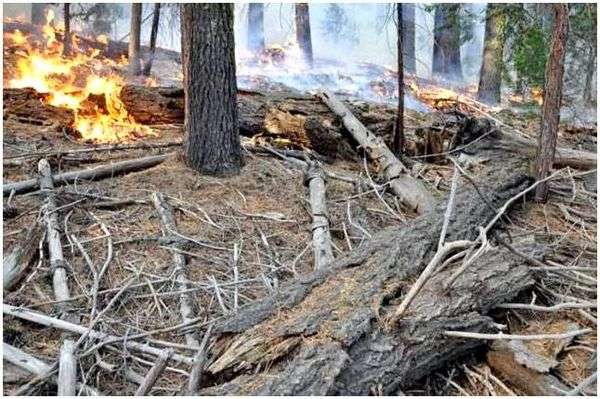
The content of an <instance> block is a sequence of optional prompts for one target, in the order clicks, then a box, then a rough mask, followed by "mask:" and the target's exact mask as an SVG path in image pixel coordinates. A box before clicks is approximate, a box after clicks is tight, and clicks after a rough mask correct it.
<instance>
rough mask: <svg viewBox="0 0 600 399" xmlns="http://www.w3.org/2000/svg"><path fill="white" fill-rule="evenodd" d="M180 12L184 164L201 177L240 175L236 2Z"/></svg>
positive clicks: (187, 7) (187, 5) (186, 6)
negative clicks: (183, 99)
mask: <svg viewBox="0 0 600 399" xmlns="http://www.w3.org/2000/svg"><path fill="white" fill-rule="evenodd" d="M181 10H182V13H181V14H182V15H181V36H182V40H181V43H182V44H181V50H182V58H183V87H184V91H185V131H186V136H185V144H184V152H185V161H186V163H187V165H188V166H190V167H191V168H192V169H194V170H196V171H198V172H200V173H205V174H210V175H221V176H223V175H230V174H235V173H238V172H239V170H240V168H241V167H242V153H241V147H240V137H239V128H238V113H237V83H236V75H235V42H234V36H233V4H222V3H209V4H207V3H183V4H182V5H181Z"/></svg>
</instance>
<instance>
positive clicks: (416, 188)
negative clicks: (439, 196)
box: [319, 92, 434, 213]
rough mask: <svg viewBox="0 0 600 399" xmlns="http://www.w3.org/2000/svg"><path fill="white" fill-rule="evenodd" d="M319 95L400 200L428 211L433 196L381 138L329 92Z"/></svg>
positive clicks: (412, 206) (409, 205)
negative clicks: (340, 120) (374, 164)
mask: <svg viewBox="0 0 600 399" xmlns="http://www.w3.org/2000/svg"><path fill="white" fill-rule="evenodd" d="M319 98H321V100H323V102H324V103H325V104H327V106H328V107H329V108H331V110H332V111H333V112H334V113H335V114H336V115H338V116H339V117H340V118H341V119H342V123H343V124H344V126H345V127H346V129H347V130H348V131H349V132H350V134H351V135H352V137H353V138H354V139H355V140H356V141H357V142H358V143H359V145H360V146H361V147H362V148H363V149H364V150H365V152H366V153H367V156H368V157H369V159H371V161H373V162H375V163H376V165H377V167H378V169H379V170H380V172H381V173H382V174H383V175H384V176H385V179H386V180H387V181H388V182H389V184H390V187H391V189H392V191H393V192H394V194H396V195H397V196H398V197H399V199H400V202H401V203H402V204H403V205H405V206H406V207H407V208H409V209H410V210H412V211H415V212H417V213H424V212H428V211H430V210H431V208H432V206H433V202H434V199H433V196H432V195H431V193H430V192H429V191H428V190H427V188H426V187H425V186H424V185H423V183H422V182H421V181H419V180H417V179H415V178H413V177H412V176H411V175H410V174H409V173H408V170H407V168H406V167H405V166H404V165H403V164H402V163H401V162H400V161H399V160H398V158H396V156H395V155H394V154H393V153H392V152H391V151H390V149H389V148H388V147H387V145H386V144H385V142H384V141H383V139H382V138H381V137H377V136H375V135H374V134H373V133H372V132H370V131H369V130H368V129H367V128H365V126H364V125H363V124H362V123H360V121H359V120H358V119H356V117H355V116H354V115H352V113H350V111H349V110H348V108H346V106H345V105H344V104H343V103H342V102H341V101H340V100H338V99H337V98H336V97H335V96H334V95H333V94H331V93H329V92H323V93H321V94H319Z"/></svg>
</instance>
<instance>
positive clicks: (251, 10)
mask: <svg viewBox="0 0 600 399" xmlns="http://www.w3.org/2000/svg"><path fill="white" fill-rule="evenodd" d="M264 49H265V27H264V4H263V3H250V4H248V50H250V51H251V52H252V53H254V54H256V53H260V52H261V51H263V50H264Z"/></svg>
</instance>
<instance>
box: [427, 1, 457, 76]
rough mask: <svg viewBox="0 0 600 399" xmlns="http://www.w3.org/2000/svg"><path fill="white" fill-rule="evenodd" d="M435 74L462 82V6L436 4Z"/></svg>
mask: <svg viewBox="0 0 600 399" xmlns="http://www.w3.org/2000/svg"><path fill="white" fill-rule="evenodd" d="M433 36H434V38H433V66H432V69H433V73H434V75H438V76H440V77H442V78H445V79H450V80H462V66H461V61H460V44H461V25H460V4H455V3H452V4H436V5H435V19H434V28H433Z"/></svg>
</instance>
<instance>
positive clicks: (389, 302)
mask: <svg viewBox="0 0 600 399" xmlns="http://www.w3.org/2000/svg"><path fill="white" fill-rule="evenodd" d="M502 172H503V171H502V170H501V169H496V170H495V171H494V174H493V175H492V173H490V175H489V176H487V177H485V176H484V178H483V179H482V182H486V183H485V184H483V183H481V184H480V190H482V193H483V195H485V196H486V197H487V201H489V204H490V205H491V208H493V209H491V208H490V207H488V205H487V204H486V202H485V201H484V200H483V199H482V198H481V197H480V196H479V195H478V194H477V193H476V192H474V191H473V190H462V191H460V192H458V193H457V194H456V204H457V205H456V207H455V212H454V214H453V216H452V217H451V218H450V223H449V225H448V228H447V232H446V238H447V240H448V242H451V241H456V240H474V239H475V238H476V237H477V234H478V233H477V227H478V226H481V225H485V224H486V223H487V222H489V221H490V220H492V219H493V218H494V216H495V213H496V211H495V209H499V208H500V207H501V206H502V205H503V204H504V203H505V202H506V201H507V199H509V198H511V197H513V196H514V195H515V194H516V193H520V192H522V191H523V189H525V188H526V187H527V186H529V184H530V183H531V179H529V178H526V177H524V176H512V177H510V178H508V177H506V176H505V175H504V174H503V173H502ZM492 176H495V178H492ZM499 180H503V181H505V183H504V184H499V183H498V181H499ZM492 184H493V185H494V186H492V187H490V185H492ZM483 187H486V188H483ZM444 213H445V207H444V204H439V205H438V206H436V207H434V208H433V209H432V211H431V212H429V213H427V214H425V215H422V216H421V217H419V218H417V219H415V220H414V221H413V222H412V223H410V224H409V225H403V226H400V227H396V228H391V229H388V230H384V231H382V232H380V233H378V234H377V235H375V236H373V238H372V239H371V241H370V242H369V243H368V244H366V245H363V246H361V247H359V248H356V249H355V250H353V251H351V252H350V253H349V254H348V255H347V256H345V257H342V258H339V259H337V260H335V261H334V262H333V263H332V264H331V265H330V267H328V268H326V269H319V270H316V271H314V272H313V273H311V274H310V275H307V276H303V277H302V279H299V280H294V281H291V282H289V283H286V284H284V285H282V286H281V288H280V290H279V291H277V292H276V293H275V294H274V295H273V296H271V297H268V298H265V299H263V300H260V301H258V302H256V303H253V304H250V305H246V306H244V307H242V308H240V310H239V312H238V313H237V314H236V315H235V316H233V317H231V318H230V319H227V320H224V321H222V322H218V323H217V325H216V326H215V334H216V336H217V340H216V342H215V344H214V345H213V354H212V357H211V359H212V361H211V363H210V364H209V365H208V368H207V371H208V372H209V373H211V374H212V381H215V384H216V385H213V386H206V387H205V388H204V389H203V390H201V391H200V394H201V395H225V394H227V395H367V394H369V393H372V391H371V390H372V389H373V388H374V387H379V388H378V390H377V391H378V392H380V393H383V394H385V395H391V394H394V393H396V392H397V391H398V390H403V389H405V388H409V387H410V386H412V385H415V384H416V383H418V381H419V380H420V379H421V378H423V377H425V376H426V375H428V374H429V373H431V372H432V371H434V370H436V369H438V368H440V367H443V366H444V365H445V364H446V363H447V362H449V361H453V360H456V359H457V358H458V357H460V356H462V355H464V354H466V353H469V352H470V351H472V350H473V349H475V348H478V347H480V346H482V345H485V341H481V340H473V339H466V338H453V337H448V336H446V335H445V334H444V333H443V332H444V331H445V330H454V331H469V332H486V331H490V330H493V329H494V328H495V327H494V326H495V324H494V323H493V320H492V319H491V318H490V317H489V316H487V313H488V311H489V310H490V309H492V308H494V307H495V306H497V305H499V304H502V303H505V302H506V301H509V300H510V299H511V298H512V297H514V296H516V295H517V294H518V293H519V292H520V291H521V290H523V289H525V288H527V287H530V286H531V285H533V282H534V281H533V279H532V277H531V276H530V274H529V271H528V268H527V266H525V265H523V262H522V259H519V258H518V257H517V256H516V255H514V254H512V253H511V252H510V251H508V250H504V249H503V248H500V247H497V248H495V249H494V250H492V251H490V252H489V253H486V254H485V256H482V257H480V258H478V259H477V260H476V261H475V262H474V263H473V264H472V265H471V266H470V268H469V270H468V272H465V273H462V274H460V275H459V276H458V277H457V279H456V280H455V282H454V284H453V285H452V288H451V289H450V290H445V289H444V286H445V281H446V280H447V279H448V278H449V277H450V276H452V275H453V273H454V271H455V268H456V267H457V266H453V265H449V266H447V267H446V268H445V269H444V270H442V271H440V272H438V273H437V274H435V275H433V276H432V277H431V278H430V279H429V280H428V281H427V282H426V283H425V284H424V285H423V287H422V288H421V289H420V290H419V292H418V294H417V295H416V296H415V297H414V298H413V300H412V301H411V304H410V306H409V307H408V309H406V311H405V313H404V314H403V317H402V318H401V319H400V320H398V323H397V324H393V325H389V324H387V323H385V321H384V320H385V318H386V316H388V315H389V314H391V313H392V312H393V310H394V309H395V308H396V307H397V304H398V303H399V302H400V301H401V300H402V298H403V296H404V295H405V294H406V291H407V290H408V289H409V288H410V286H411V285H412V283H411V281H413V280H414V279H415V278H416V277H417V276H418V275H420V273H421V272H422V271H423V269H424V268H425V266H426V265H427V264H428V263H429V262H430V261H431V259H432V257H433V256H434V254H435V253H436V252H437V241H438V238H439V232H440V230H441V226H442V224H443V219H444Z"/></svg>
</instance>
